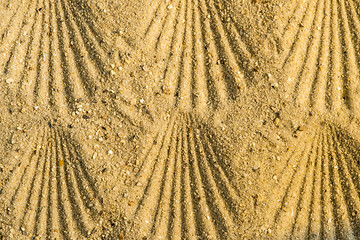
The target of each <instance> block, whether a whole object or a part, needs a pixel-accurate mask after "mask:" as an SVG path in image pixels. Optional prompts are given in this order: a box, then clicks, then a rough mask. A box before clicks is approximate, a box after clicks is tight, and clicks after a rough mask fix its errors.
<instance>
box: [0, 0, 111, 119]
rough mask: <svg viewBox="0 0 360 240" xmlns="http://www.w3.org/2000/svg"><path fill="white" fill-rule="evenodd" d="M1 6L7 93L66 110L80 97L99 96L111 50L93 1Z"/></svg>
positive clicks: (0, 51) (1, 69)
mask: <svg viewBox="0 0 360 240" xmlns="http://www.w3.org/2000/svg"><path fill="white" fill-rule="evenodd" d="M0 8H1V16H2V20H1V23H0V77H1V79H2V81H1V85H2V88H3V89H4V92H5V91H6V93H7V96H13V98H16V99H21V101H22V103H26V104H28V105H30V106H43V105H44V106H45V107H50V108H52V109H54V110H56V111H58V112H60V113H66V112H67V111H69V110H74V103H75V102H76V101H77V100H79V99H82V100H88V101H94V100H95V91H96V89H97V87H98V86H99V84H100V79H101V78H102V77H104V74H106V71H105V63H106V61H107V54H106V51H105V49H106V44H105V42H106V41H105V40H104V39H103V37H102V35H101V34H100V31H99V28H98V26H97V25H96V22H95V21H96V16H92V15H93V13H92V12H91V9H90V7H89V6H87V5H86V4H83V3H81V2H80V1H68V0H60V1H54V0H34V1H33V0H26V1H10V2H9V3H8V4H7V5H5V4H4V3H3V4H1V5H0ZM10 98H11V97H10ZM13 98H11V99H10V101H13Z"/></svg>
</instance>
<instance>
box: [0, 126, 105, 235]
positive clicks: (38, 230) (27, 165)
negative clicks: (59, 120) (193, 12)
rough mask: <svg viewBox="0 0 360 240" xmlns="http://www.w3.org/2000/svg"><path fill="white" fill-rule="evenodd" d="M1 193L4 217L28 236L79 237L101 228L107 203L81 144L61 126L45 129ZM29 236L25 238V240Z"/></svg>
mask: <svg viewBox="0 0 360 240" xmlns="http://www.w3.org/2000/svg"><path fill="white" fill-rule="evenodd" d="M36 131H37V133H36V132H35V134H32V135H31V136H33V137H32V138H31V139H30V140H29V142H28V144H27V145H25V146H26V149H22V150H23V152H22V155H21V157H20V158H18V160H15V162H14V163H13V161H14V160H13V159H9V161H8V162H9V163H13V164H12V169H11V171H10V173H9V175H8V177H7V179H6V181H5V182H4V183H3V187H2V189H1V193H0V201H1V207H2V209H1V211H2V213H1V219H2V220H3V221H4V222H7V223H8V224H11V226H12V227H13V228H14V229H15V230H16V231H19V232H20V230H21V232H22V234H24V235H25V236H27V237H29V236H34V237H35V236H38V237H40V238H49V239H50V238H51V239H53V238H56V239H79V238H81V237H86V236H88V235H89V234H90V235H91V234H92V233H93V231H94V230H95V229H96V226H97V218H98V217H99V213H100V211H101V207H102V200H101V198H100V197H99V195H98V192H97V190H96V188H95V185H94V181H93V180H92V178H91V176H90V174H89V172H88V171H87V167H86V165H85V162H84V160H83V157H82V155H81V153H80V150H79V146H78V145H77V144H76V143H75V142H74V141H73V140H71V138H70V136H69V134H68V133H66V132H65V131H64V130H62V129H61V128H60V127H54V126H52V128H50V127H49V126H48V125H47V124H46V126H45V127H39V129H37V130H36ZM25 236H24V237H25Z"/></svg>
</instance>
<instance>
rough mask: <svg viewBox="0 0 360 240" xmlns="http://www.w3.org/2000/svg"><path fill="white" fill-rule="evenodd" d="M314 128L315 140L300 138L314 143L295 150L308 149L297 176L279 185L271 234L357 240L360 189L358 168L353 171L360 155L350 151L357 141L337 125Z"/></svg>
mask: <svg viewBox="0 0 360 240" xmlns="http://www.w3.org/2000/svg"><path fill="white" fill-rule="evenodd" d="M316 128H317V131H316V132H315V133H314V136H313V135H312V134H310V133H304V135H302V136H303V137H306V138H307V139H309V140H310V139H313V140H312V141H309V142H308V143H305V144H301V143H300V142H298V143H297V145H296V146H295V147H296V148H297V149H298V150H299V151H302V149H308V150H306V151H305V152H304V154H302V155H300V156H299V157H297V159H298V161H299V162H298V165H294V166H292V167H293V168H295V169H294V170H292V172H293V177H292V178H286V179H284V180H279V182H278V184H277V185H278V186H279V188H281V189H283V190H282V191H281V192H283V194H284V195H283V197H280V202H282V203H281V205H278V206H277V207H276V208H275V209H276V211H275V213H276V214H274V216H275V218H274V220H273V224H274V225H273V228H274V230H275V232H274V235H273V236H274V237H276V238H280V239H293V238H295V239H304V238H317V237H319V238H321V239H356V236H358V234H359V232H358V231H359V224H358V222H359V221H358V217H359V215H358V212H359V210H360V209H359V207H360V202H359V200H360V198H359V192H360V189H359V185H358V183H357V181H356V179H357V178H354V177H355V176H356V175H355V173H354V171H356V172H358V166H356V167H355V168H354V164H357V159H358V158H359V155H358V154H357V152H356V151H354V152H352V151H349V149H350V148H352V147H350V146H357V145H358V144H359V143H358V142H357V140H355V139H353V138H352V137H350V135H349V134H348V133H347V132H345V131H344V130H343V129H341V127H339V126H337V125H334V124H333V123H320V124H318V126H316ZM310 149H311V150H310ZM288 171H289V170H288ZM295 175H296V176H295ZM276 199H277V198H276ZM274 200H275V199H274ZM275 201H276V200H275Z"/></svg>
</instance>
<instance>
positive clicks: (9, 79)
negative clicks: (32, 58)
mask: <svg viewBox="0 0 360 240" xmlns="http://www.w3.org/2000/svg"><path fill="white" fill-rule="evenodd" d="M13 82H14V79H12V78H8V79H6V83H9V84H10V83H13Z"/></svg>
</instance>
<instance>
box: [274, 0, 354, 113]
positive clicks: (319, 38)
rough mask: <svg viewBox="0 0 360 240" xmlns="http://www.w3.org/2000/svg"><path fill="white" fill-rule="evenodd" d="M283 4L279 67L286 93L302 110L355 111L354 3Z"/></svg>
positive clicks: (309, 1) (312, 1)
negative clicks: (283, 76) (281, 71)
mask: <svg viewBox="0 0 360 240" xmlns="http://www.w3.org/2000/svg"><path fill="white" fill-rule="evenodd" d="M283 9H286V12H282V13H281V14H279V17H280V16H281V18H283V19H281V20H279V22H278V25H279V26H280V29H282V32H281V33H280V34H279V39H280V40H279V43H280V48H281V51H280V56H279V58H280V59H279V68H282V69H284V75H285V79H284V87H285V93H286V97H288V99H289V100H291V101H293V102H294V103H295V104H296V105H298V106H300V107H301V108H304V109H305V110H309V109H311V108H312V109H314V110H316V111H318V112H320V113H330V114H333V115H334V114H339V113H345V114H346V113H347V114H350V115H353V116H359V114H360V105H359V104H360V101H359V91H360V88H359V83H360V82H359V77H360V72H359V70H360V66H359V59H360V51H359V46H360V44H359V43H360V38H359V37H360V3H359V2H358V1H354V0H349V1H346V0H306V1H288V2H287V3H286V7H284V8H283ZM289 9H291V11H288V10H289ZM289 13H290V14H289Z"/></svg>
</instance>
